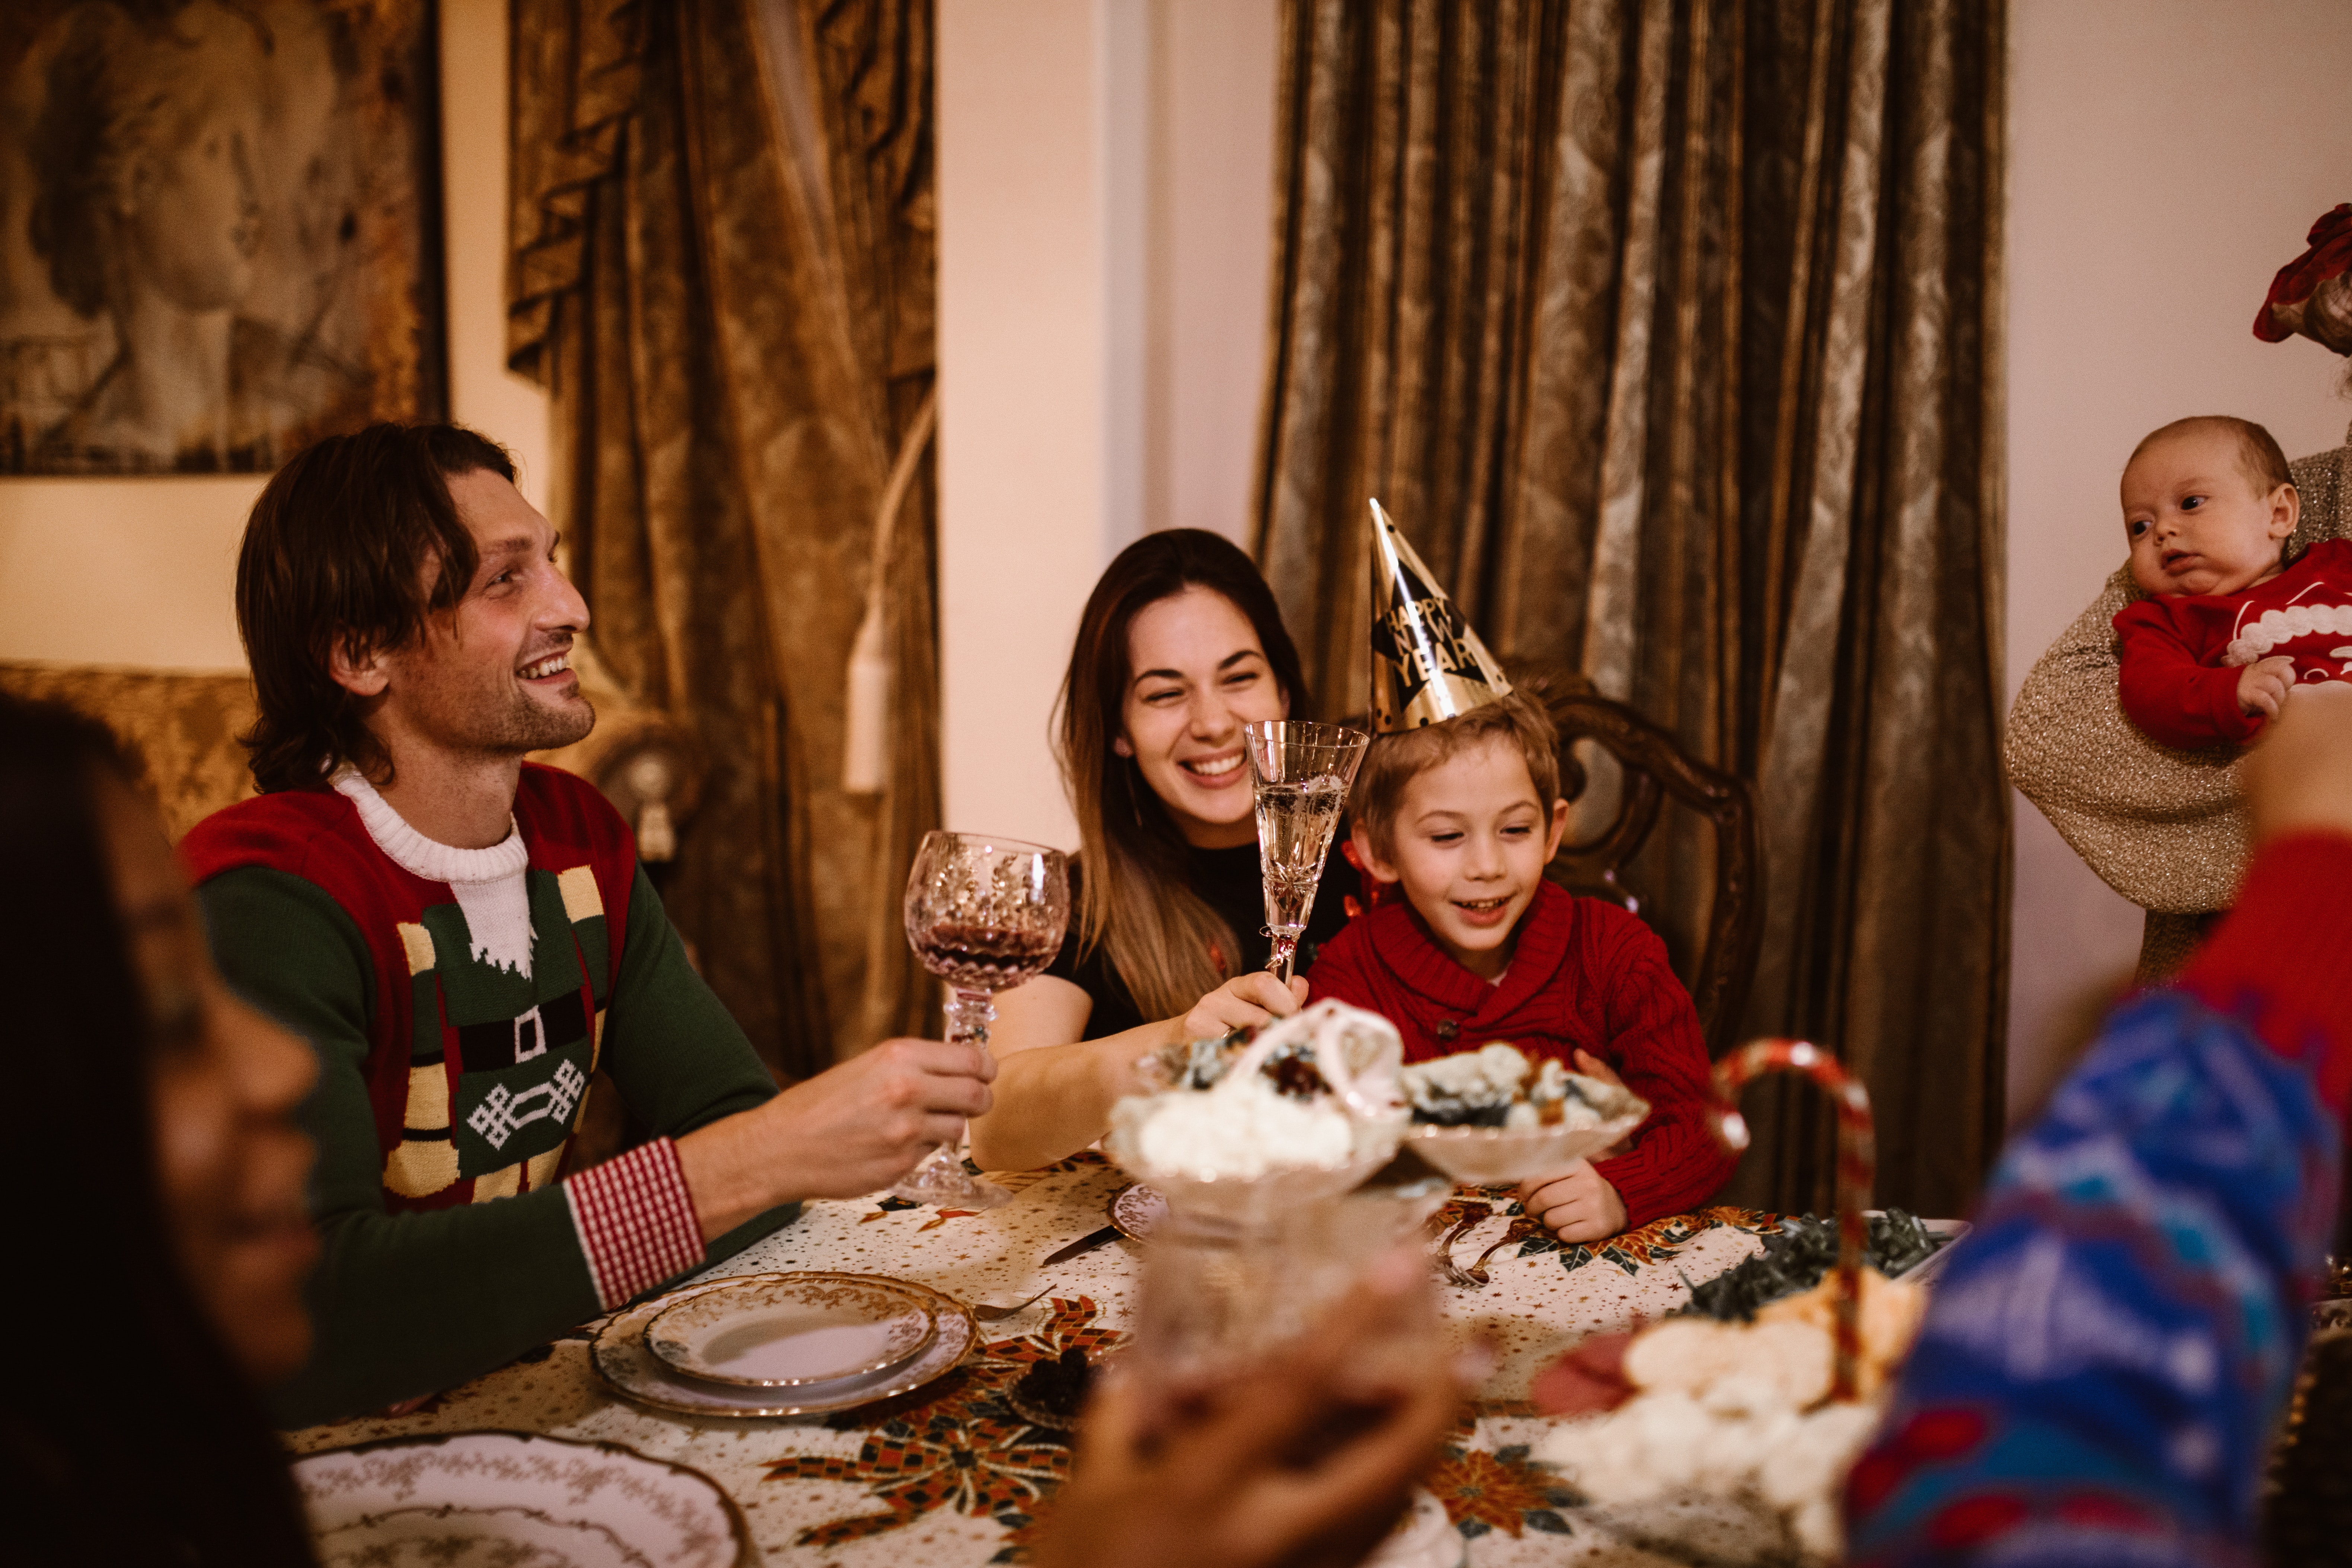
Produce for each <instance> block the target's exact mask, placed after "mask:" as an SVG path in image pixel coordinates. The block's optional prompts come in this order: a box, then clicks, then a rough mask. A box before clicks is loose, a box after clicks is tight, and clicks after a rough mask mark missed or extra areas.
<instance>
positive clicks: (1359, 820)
mask: <svg viewBox="0 0 2352 1568" xmlns="http://www.w3.org/2000/svg"><path fill="white" fill-rule="evenodd" d="M1495 740H1502V741H1507V742H1510V744H1511V745H1512V746H1514V747H1515V748H1517V751H1518V753H1519V756H1520V758H1521V760H1522V761H1524V762H1525V763H1527V764H1528V779H1529V780H1531V781H1532V782H1533V783H1534V784H1535V786H1536V804H1537V805H1539V806H1541V807H1542V808H1543V814H1544V826H1545V827H1546V828H1547V829H1549V827H1550V826H1551V807H1552V802H1554V801H1556V800H1558V799H1559V730H1558V729H1557V728H1555V727H1554V726H1553V724H1552V721H1551V715H1550V714H1549V713H1548V712H1546V711H1545V710H1544V705H1543V704H1542V703H1540V702H1538V701H1537V700H1535V699H1534V698H1532V697H1530V696H1528V694H1527V693H1526V692H1524V691H1514V692H1512V693H1511V694H1510V695H1509V696H1507V697H1505V698H1503V699H1501V700H1498V701H1495V702H1489V703H1486V704H1485V705H1484V706H1483V707H1478V708H1473V709H1472V710H1470V711H1469V712H1467V713H1465V714H1462V715H1460V716H1459V717H1458V718H1453V719H1448V720H1446V721H1444V723H1442V724H1427V725H1423V726H1422V727H1421V728H1419V729H1414V730H1399V731H1396V732H1395V733H1394V734H1390V735H1375V736H1373V737H1372V743H1371V744H1370V746H1368V747H1366V748H1365V750H1364V762H1363V765H1362V766H1361V767H1360V768H1358V769H1357V770H1356V786H1355V788H1354V789H1353V790H1351V791H1349V795H1348V815H1349V816H1350V817H1351V818H1352V819H1354V822H1355V824H1356V826H1359V827H1360V828H1362V829H1363V830H1364V837H1367V838H1369V839H1370V840H1371V844H1372V847H1373V848H1374V849H1376V850H1378V851H1379V852H1380V854H1381V858H1384V859H1388V858H1394V849H1393V847H1392V846H1393V843H1394V838H1393V836H1394V834H1395V832H1396V819H1397V813H1398V812H1400V811H1402V810H1403V809H1404V791H1405V785H1407V784H1411V783H1412V779H1413V776H1414V775H1415V774H1417V773H1426V772H1427V771H1428V770H1430V769H1431V768H1434V767H1442V766H1444V764H1445V763H1448V762H1451V761H1452V760H1453V759H1454V758H1455V757H1457V756H1460V755H1461V754H1462V753H1463V752H1466V751H1469V750H1470V749H1471V748H1473V747H1475V746H1482V745H1485V744H1486V742H1489V741H1495Z"/></svg>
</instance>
